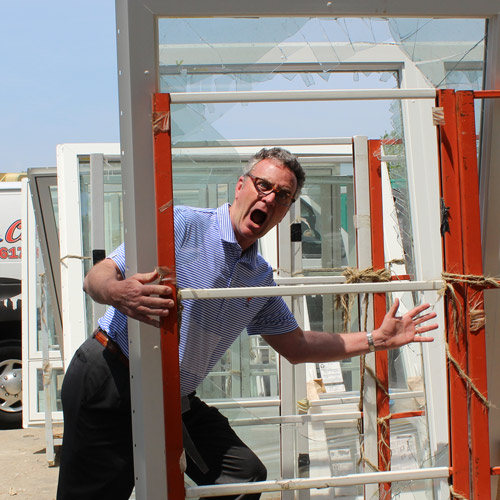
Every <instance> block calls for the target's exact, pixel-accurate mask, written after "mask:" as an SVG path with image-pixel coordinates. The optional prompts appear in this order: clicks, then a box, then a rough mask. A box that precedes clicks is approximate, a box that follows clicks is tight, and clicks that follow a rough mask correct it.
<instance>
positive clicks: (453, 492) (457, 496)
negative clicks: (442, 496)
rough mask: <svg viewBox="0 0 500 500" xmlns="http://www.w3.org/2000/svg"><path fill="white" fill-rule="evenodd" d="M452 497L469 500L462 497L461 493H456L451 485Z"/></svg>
mask: <svg viewBox="0 0 500 500" xmlns="http://www.w3.org/2000/svg"><path fill="white" fill-rule="evenodd" d="M450 496H451V497H452V498H459V499H460V500H469V499H468V498H467V497H464V496H463V495H460V493H456V492H455V490H454V489H453V486H451V485H450Z"/></svg>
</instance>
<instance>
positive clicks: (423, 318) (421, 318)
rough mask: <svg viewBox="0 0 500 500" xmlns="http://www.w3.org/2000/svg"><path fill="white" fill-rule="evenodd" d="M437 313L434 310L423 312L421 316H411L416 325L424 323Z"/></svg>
mask: <svg viewBox="0 0 500 500" xmlns="http://www.w3.org/2000/svg"><path fill="white" fill-rule="evenodd" d="M436 316H437V314H436V313H435V312H431V313H427V314H424V315H423V316H417V317H416V318H413V322H414V323H415V324H416V325H420V324H421V323H425V322H426V321H429V320H430V319H432V318H435V317H436Z"/></svg>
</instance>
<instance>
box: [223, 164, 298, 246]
mask: <svg viewBox="0 0 500 500" xmlns="http://www.w3.org/2000/svg"><path fill="white" fill-rule="evenodd" d="M250 173H251V174H252V175H253V176H254V178H255V177H258V178H260V179H263V180H265V181H267V183H269V185H271V186H273V187H274V188H275V189H277V190H279V191H287V192H289V193H291V194H292V195H294V194H295V192H296V191H297V178H296V177H295V174H294V173H293V172H292V171H291V170H290V169H288V168H287V167H285V166H284V165H283V164H282V163H280V162H279V161H277V160H274V159H269V158H266V159H265V160H261V161H260V162H259V163H257V164H256V165H255V166H254V167H253V169H252V171H251V172H250ZM288 209H289V207H288V206H284V205H281V204H279V203H277V202H276V193H275V192H273V191H271V193H270V194H268V195H263V194H262V193H259V191H258V190H257V188H256V187H255V184H254V182H253V181H252V178H250V177H248V176H242V177H240V178H239V179H238V183H237V184H236V190H235V196H234V202H233V204H232V205H231V207H230V209H229V213H230V215H231V222H232V224H233V229H234V233H235V235H236V239H237V240H238V243H239V244H240V246H241V248H242V249H243V250H246V249H247V248H248V247H250V246H251V245H252V244H253V243H254V242H255V241H256V240H258V239H259V238H261V237H262V236H264V235H265V234H266V233H267V232H268V231H269V230H271V229H272V228H273V227H274V226H276V224H278V223H279V222H281V220H282V219H283V217H284V216H285V215H286V213H287V212H288Z"/></svg>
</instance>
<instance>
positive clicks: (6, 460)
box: [0, 428, 59, 500]
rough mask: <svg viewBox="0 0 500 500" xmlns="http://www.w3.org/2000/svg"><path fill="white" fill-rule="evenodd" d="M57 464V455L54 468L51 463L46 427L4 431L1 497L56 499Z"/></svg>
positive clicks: (1, 437)
mask: <svg viewBox="0 0 500 500" xmlns="http://www.w3.org/2000/svg"><path fill="white" fill-rule="evenodd" d="M56 449H57V448H56ZM57 465H58V461H57V455H56V462H55V466H54V467H49V464H48V462H47V456H46V454H45V429H43V428H29V429H12V430H0V471H1V473H0V477H1V480H0V500H14V499H16V500H17V499H24V498H33V499H34V498H36V499H37V500H55V498H56V491H57V477H58V475H59V467H58V466H57Z"/></svg>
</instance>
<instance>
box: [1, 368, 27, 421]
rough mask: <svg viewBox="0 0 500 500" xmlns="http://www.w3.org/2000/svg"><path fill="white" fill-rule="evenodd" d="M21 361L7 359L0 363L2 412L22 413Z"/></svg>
mask: <svg viewBox="0 0 500 500" xmlns="http://www.w3.org/2000/svg"><path fill="white" fill-rule="evenodd" d="M21 366H22V365H21V360H19V359H7V360H5V361H2V362H0V410H1V411H4V412H7V413H18V412H20V411H22V409H23V406H22V368H21Z"/></svg>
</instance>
